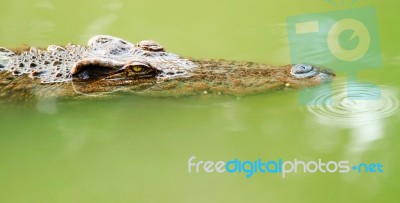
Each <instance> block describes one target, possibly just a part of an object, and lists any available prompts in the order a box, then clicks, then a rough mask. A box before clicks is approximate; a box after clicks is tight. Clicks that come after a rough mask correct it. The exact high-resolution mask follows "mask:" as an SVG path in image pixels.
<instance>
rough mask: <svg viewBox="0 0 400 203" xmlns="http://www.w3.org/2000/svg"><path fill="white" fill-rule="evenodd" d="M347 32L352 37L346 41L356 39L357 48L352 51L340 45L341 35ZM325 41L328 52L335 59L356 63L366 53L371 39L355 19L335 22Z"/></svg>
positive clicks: (362, 25) (365, 29)
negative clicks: (350, 33)
mask: <svg viewBox="0 0 400 203" xmlns="http://www.w3.org/2000/svg"><path fill="white" fill-rule="evenodd" d="M349 30H350V31H351V32H352V35H351V36H349V37H348V39H346V40H348V41H351V40H355V39H357V38H358V43H357V46H355V48H353V49H345V48H343V46H342V45H341V38H340V36H341V34H342V33H343V32H345V31H349ZM327 41H328V47H329V50H330V51H331V53H332V54H333V55H334V56H335V57H336V58H338V59H340V60H342V61H356V60H358V59H360V58H361V57H362V56H364V54H365V53H367V51H368V49H369V45H370V43H371V37H370V34H369V31H368V29H367V28H366V27H365V25H364V24H363V23H361V22H360V21H358V20H355V19H351V18H346V19H342V20H340V21H338V22H336V23H335V24H334V25H333V26H332V27H331V29H330V30H329V33H328V40H327Z"/></svg>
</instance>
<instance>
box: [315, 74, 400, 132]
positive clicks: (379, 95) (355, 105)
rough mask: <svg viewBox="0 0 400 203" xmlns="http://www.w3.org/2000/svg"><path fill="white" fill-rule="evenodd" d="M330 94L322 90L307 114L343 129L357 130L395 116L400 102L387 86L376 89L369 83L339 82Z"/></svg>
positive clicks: (334, 85) (328, 91) (321, 121)
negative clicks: (353, 128) (352, 128)
mask: <svg viewBox="0 0 400 203" xmlns="http://www.w3.org/2000/svg"><path fill="white" fill-rule="evenodd" d="M338 82H339V83H337V84H333V87H332V91H330V90H328V89H325V90H327V91H324V89H322V90H321V91H320V92H319V94H318V96H317V97H315V98H314V101H313V102H312V103H315V104H324V105H309V106H308V107H307V108H308V111H309V112H311V113H312V114H314V115H315V116H316V118H317V120H318V122H320V123H323V124H328V125H336V126H342V127H357V126H360V125H365V124H369V123H373V122H377V121H379V120H380V119H382V118H386V117H389V116H391V115H393V114H395V113H396V112H397V110H398V108H399V100H398V99H397V97H396V95H395V93H394V92H393V91H392V90H391V89H390V88H389V87H386V86H379V90H377V89H376V88H375V87H373V86H371V85H369V84H363V83H356V82H348V83H346V81H338Z"/></svg>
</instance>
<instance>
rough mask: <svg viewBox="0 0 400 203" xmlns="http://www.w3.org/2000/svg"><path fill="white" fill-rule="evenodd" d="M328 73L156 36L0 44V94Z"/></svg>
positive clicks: (228, 86) (267, 83)
mask: <svg viewBox="0 0 400 203" xmlns="http://www.w3.org/2000/svg"><path fill="white" fill-rule="evenodd" d="M333 77H334V74H333V73H332V72H331V71H329V70H325V69H320V68H315V67H312V66H309V65H286V66H281V67H278V66H269V65H264V64H258V63H251V62H236V61H227V60H196V59H189V58H182V57H179V56H177V55H175V54H173V53H169V52H166V51H165V49H164V48H163V47H162V46H161V45H160V44H158V43H157V42H155V41H151V40H146V41H141V42H139V43H137V44H132V43H130V42H128V41H125V40H122V39H119V38H116V37H112V36H106V35H98V36H94V37H92V38H91V39H90V40H89V42H88V44H87V46H80V45H67V46H65V47H61V46H55V45H51V46H49V47H48V48H47V49H45V50H42V49H36V48H30V49H29V50H26V51H22V52H21V53H18V52H16V51H11V50H8V49H5V48H1V47H0V100H12V101H26V100H36V99H38V98H39V99H44V98H54V97H58V98H71V97H73V98H93V97H91V96H97V97H99V96H105V95H113V94H112V93H114V92H128V93H132V94H138V95H146V96H183V95H196V94H205V93H207V94H229V95H236V96H238V95H248V94H257V93H261V92H265V91H271V90H275V89H280V88H282V87H285V86H290V87H294V88H298V87H307V86H314V85H318V84H321V83H322V82H325V81H329V80H331V79H332V78H333Z"/></svg>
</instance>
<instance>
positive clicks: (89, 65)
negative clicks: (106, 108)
mask: <svg viewBox="0 0 400 203" xmlns="http://www.w3.org/2000/svg"><path fill="white" fill-rule="evenodd" d="M193 68H196V65H195V64H194V63H192V62H191V61H189V60H187V59H184V58H181V57H179V56H177V55H175V54H172V53H169V52H166V51H165V50H164V48H163V47H162V46H161V45H160V44H158V43H157V42H155V41H152V40H145V41H141V42H139V43H137V44H132V43H130V42H128V41H125V40H122V39H119V38H116V37H112V36H107V35H98V36H94V37H92V38H91V39H90V40H89V42H88V50H87V51H86V52H85V53H84V54H83V56H82V59H81V60H79V61H77V62H76V63H75V64H74V66H73V67H72V69H71V75H72V79H73V84H74V86H75V88H76V90H77V91H79V92H83V93H90V92H112V91H115V90H124V89H129V90H141V89H144V88H147V87H149V86H152V85H154V84H156V83H157V82H160V81H162V80H165V79H172V78H176V77H185V76H187V75H188V74H189V72H190V71H191V70H192V69H193Z"/></svg>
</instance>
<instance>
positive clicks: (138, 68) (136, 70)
mask: <svg viewBox="0 0 400 203" xmlns="http://www.w3.org/2000/svg"><path fill="white" fill-rule="evenodd" d="M131 69H132V70H133V71H134V72H136V73H138V72H141V71H143V67H142V66H132V67H131Z"/></svg>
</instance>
